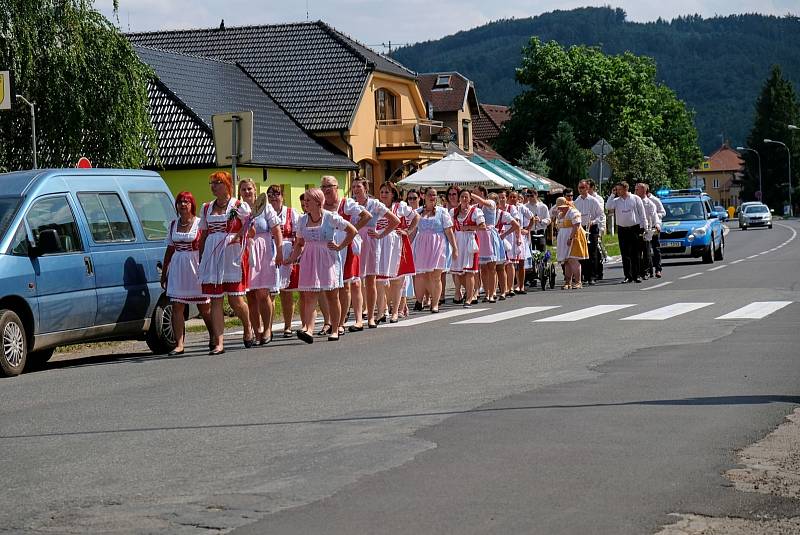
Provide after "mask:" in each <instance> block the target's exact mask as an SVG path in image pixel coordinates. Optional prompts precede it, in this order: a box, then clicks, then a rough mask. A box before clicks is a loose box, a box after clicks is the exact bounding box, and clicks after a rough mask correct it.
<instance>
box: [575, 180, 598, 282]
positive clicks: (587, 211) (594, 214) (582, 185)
mask: <svg viewBox="0 0 800 535" xmlns="http://www.w3.org/2000/svg"><path fill="white" fill-rule="evenodd" d="M574 203H575V208H577V209H578V211H579V212H580V213H581V226H582V227H583V229H584V230H585V231H586V232H588V233H589V239H588V242H589V258H587V259H586V260H581V272H582V273H583V277H584V279H585V280H586V282H587V284H589V286H593V285H594V281H595V280H597V277H596V275H595V272H594V266H595V265H596V264H597V255H598V254H599V253H600V250H599V247H598V242H599V239H600V222H601V221H602V220H603V218H604V217H605V214H604V213H603V207H602V206H601V204H600V203H599V202H598V201H597V199H595V198H594V197H592V196H591V195H589V183H588V182H587V181H586V180H581V181H580V182H578V197H577V198H576V199H575V201H574Z"/></svg>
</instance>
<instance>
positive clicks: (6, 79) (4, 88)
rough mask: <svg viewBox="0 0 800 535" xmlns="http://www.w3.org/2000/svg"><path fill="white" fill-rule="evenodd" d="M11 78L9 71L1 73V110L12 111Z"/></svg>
mask: <svg viewBox="0 0 800 535" xmlns="http://www.w3.org/2000/svg"><path fill="white" fill-rule="evenodd" d="M10 80H11V77H10V76H9V72H8V71H0V110H10V109H11V83H10Z"/></svg>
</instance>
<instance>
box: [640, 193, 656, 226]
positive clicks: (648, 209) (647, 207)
mask: <svg viewBox="0 0 800 535" xmlns="http://www.w3.org/2000/svg"><path fill="white" fill-rule="evenodd" d="M642 206H644V213H645V215H646V216H647V226H646V227H645V229H651V228H655V226H656V224H657V223H658V213H657V212H656V204H655V203H654V202H653V201H651V200H650V199H648V198H647V197H645V198H644V199H642Z"/></svg>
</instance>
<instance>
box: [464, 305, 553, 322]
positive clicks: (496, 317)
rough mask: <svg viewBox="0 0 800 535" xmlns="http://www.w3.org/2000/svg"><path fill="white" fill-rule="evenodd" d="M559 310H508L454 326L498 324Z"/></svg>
mask: <svg viewBox="0 0 800 535" xmlns="http://www.w3.org/2000/svg"><path fill="white" fill-rule="evenodd" d="M553 308H558V306H557V305H556V306H541V307H522V308H518V309H515V310H507V311H505V312H498V313H497V314H489V315H488V316H481V317H479V318H471V319H468V320H462V321H456V322H455V323H453V325H466V324H472V323H497V322H498V321H504V320H509V319H513V318H518V317H520V316H526V315H528V314H536V313H537V312H544V311H545V310H551V309H553Z"/></svg>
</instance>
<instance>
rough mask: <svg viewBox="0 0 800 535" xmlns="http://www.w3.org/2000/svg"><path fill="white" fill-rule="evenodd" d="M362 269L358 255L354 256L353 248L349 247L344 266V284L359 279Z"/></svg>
mask: <svg viewBox="0 0 800 535" xmlns="http://www.w3.org/2000/svg"><path fill="white" fill-rule="evenodd" d="M360 268H361V266H360V264H359V258H358V255H356V254H353V246H352V245H348V246H347V256H346V257H345V260H344V266H342V279H343V280H344V282H350V281H352V280H354V279H357V278H359V272H360Z"/></svg>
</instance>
